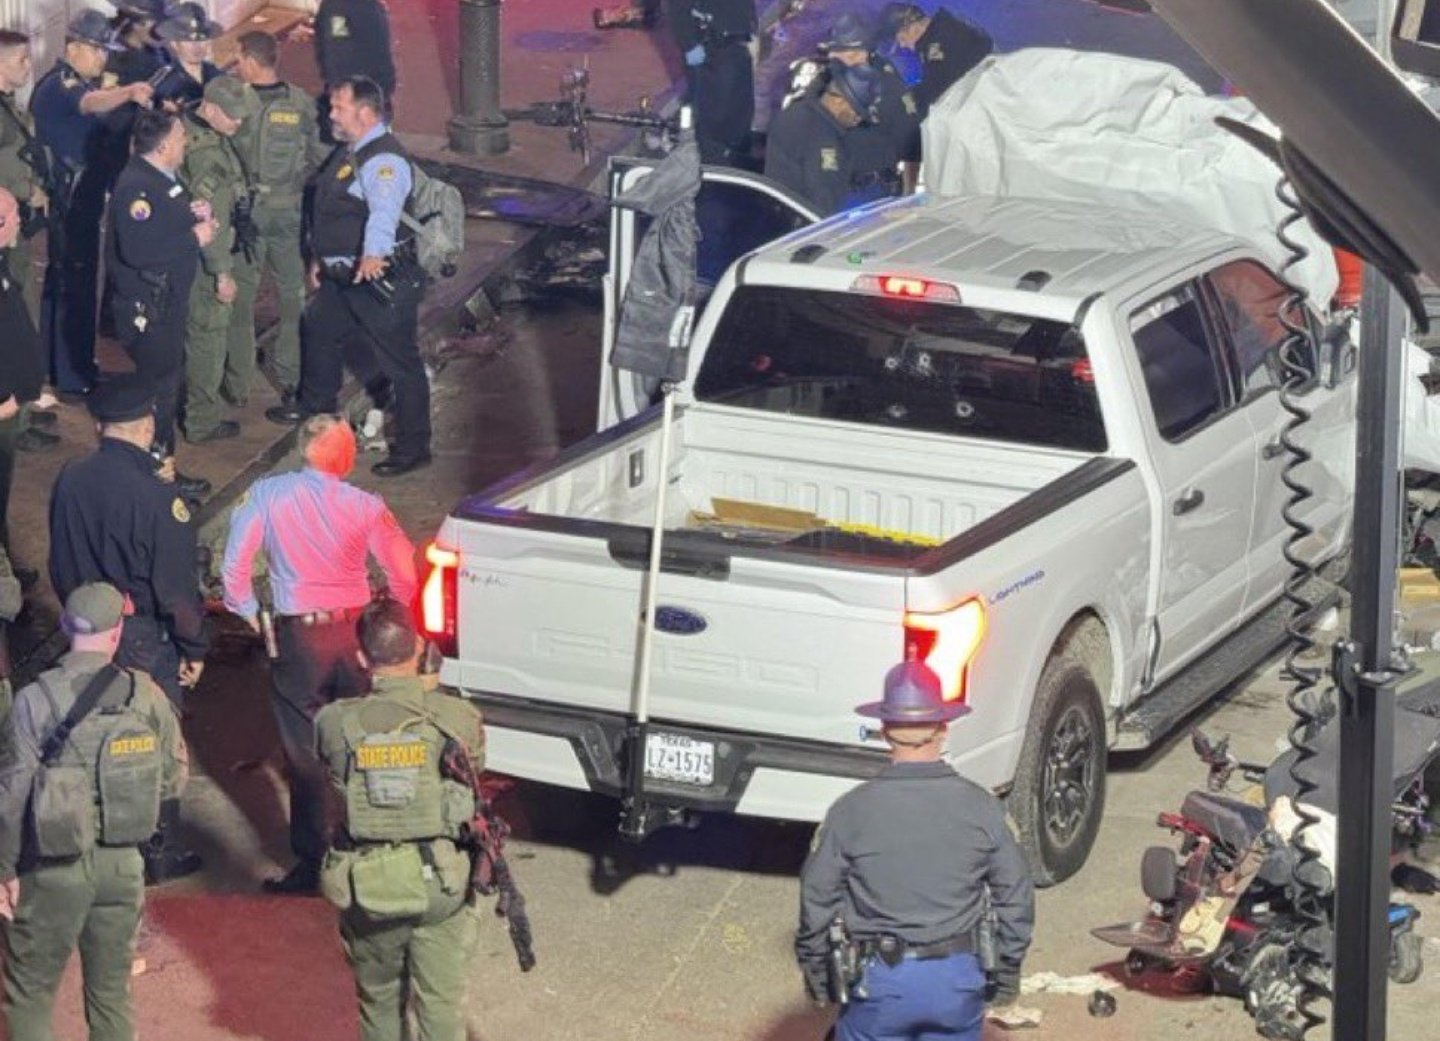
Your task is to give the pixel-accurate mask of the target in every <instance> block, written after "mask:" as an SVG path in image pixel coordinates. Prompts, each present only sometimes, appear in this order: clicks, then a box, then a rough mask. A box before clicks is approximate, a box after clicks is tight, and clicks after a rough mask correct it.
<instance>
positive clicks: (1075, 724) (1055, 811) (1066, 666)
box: [1006, 648, 1109, 887]
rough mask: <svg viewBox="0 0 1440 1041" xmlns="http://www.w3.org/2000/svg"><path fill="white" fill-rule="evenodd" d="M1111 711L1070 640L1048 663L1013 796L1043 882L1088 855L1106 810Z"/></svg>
mask: <svg viewBox="0 0 1440 1041" xmlns="http://www.w3.org/2000/svg"><path fill="white" fill-rule="evenodd" d="M1108 752H1109V748H1108V745H1107V742H1106V736H1105V714H1104V711H1103V709H1102V708H1101V703H1100V692H1099V691H1098V690H1097V689H1096V686H1095V680H1094V678H1093V677H1092V675H1091V672H1090V668H1089V667H1088V666H1087V665H1086V663H1085V662H1084V661H1082V660H1081V659H1080V658H1079V657H1078V656H1077V655H1075V654H1074V652H1073V650H1071V649H1070V648H1067V649H1066V650H1065V651H1064V652H1062V653H1060V654H1057V655H1055V656H1054V657H1052V658H1051V659H1050V661H1049V662H1047V663H1046V665H1045V669H1044V671H1043V672H1041V674H1040V683H1039V684H1038V685H1037V687H1036V689H1035V706H1034V708H1033V709H1032V710H1031V714H1030V726H1029V730H1028V731H1027V733H1026V735H1025V744H1024V746H1023V747H1022V748H1021V750H1020V763H1019V765H1018V766H1017V767H1016V770H1015V782H1014V784H1013V785H1012V786H1011V789H1010V795H1009V797H1008V798H1007V800H1006V802H1007V807H1008V809H1009V812H1010V818H1011V820H1012V821H1014V823H1015V827H1016V831H1017V833H1018V834H1017V835H1016V838H1017V839H1018V840H1019V842H1020V848H1021V849H1022V850H1023V851H1024V853H1025V858H1026V859H1027V860H1028V861H1029V862H1030V872H1031V877H1032V878H1033V879H1034V881H1035V884H1036V885H1037V886H1040V887H1045V886H1053V885H1055V884H1056V883H1057V882H1063V881H1065V879H1067V878H1069V877H1070V876H1071V875H1073V874H1075V872H1077V871H1079V870H1080V867H1081V865H1083V864H1084V863H1085V858H1086V857H1088V856H1089V855H1090V848H1091V847H1092V846H1093V845H1094V844H1095V836H1096V834H1097V833H1098V832H1099V830H1100V817H1101V815H1102V814H1103V813H1104V812H1105V759H1106V756H1107V754H1108Z"/></svg>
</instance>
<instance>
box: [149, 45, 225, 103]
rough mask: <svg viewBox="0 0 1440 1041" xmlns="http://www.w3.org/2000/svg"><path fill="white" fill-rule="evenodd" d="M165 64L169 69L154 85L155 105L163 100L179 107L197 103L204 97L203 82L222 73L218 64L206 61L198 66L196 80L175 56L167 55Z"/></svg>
mask: <svg viewBox="0 0 1440 1041" xmlns="http://www.w3.org/2000/svg"><path fill="white" fill-rule="evenodd" d="M165 64H166V65H167V66H169V71H167V72H166V74H165V78H164V79H162V80H160V82H159V83H158V84H157V85H156V87H155V103H156V104H157V105H158V104H160V103H161V102H165V101H169V102H173V103H174V104H176V105H180V106H181V107H185V106H188V105H196V104H199V103H200V101H201V100H203V99H204V97H205V84H207V83H209V82H210V81H211V80H213V79H214V78H215V77H216V76H222V75H224V72H223V70H222V69H221V68H220V66H218V65H215V64H213V63H211V62H208V61H207V62H205V63H204V64H203V65H201V66H200V78H199V79H198V80H197V79H196V78H195V77H194V76H191V75H190V73H188V72H186V71H185V67H184V66H183V65H181V64H180V62H179V61H178V60H177V59H175V58H170V57H168V56H167V60H166V62H165Z"/></svg>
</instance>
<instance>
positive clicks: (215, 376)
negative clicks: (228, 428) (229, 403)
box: [185, 271, 253, 437]
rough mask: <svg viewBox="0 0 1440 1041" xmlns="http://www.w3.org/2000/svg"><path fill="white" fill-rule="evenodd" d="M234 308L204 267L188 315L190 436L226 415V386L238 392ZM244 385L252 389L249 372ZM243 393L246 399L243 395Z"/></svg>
mask: <svg viewBox="0 0 1440 1041" xmlns="http://www.w3.org/2000/svg"><path fill="white" fill-rule="evenodd" d="M231 310H232V306H231V305H230V304H222V303H221V302H220V299H219V297H217V296H216V295H215V278H214V277H213V276H212V275H207V274H205V273H204V272H203V271H202V272H200V273H199V274H197V275H196V276H195V284H194V285H193V286H191V287H190V313H189V315H188V316H187V317H186V319H185V436H186V437H200V436H202V435H204V434H208V433H210V431H212V430H214V429H215V427H216V426H218V425H219V423H220V421H221V420H222V419H224V418H225V414H224V402H223V401H221V399H220V393H221V390H222V388H223V389H224V390H225V392H226V396H227V397H230V398H232V399H233V398H235V396H236V395H235V394H234V393H233V385H232V384H231V383H230V381H229V380H228V379H227V377H228V376H229V370H230V368H231V366H230V360H229V358H228V356H227V350H226V343H227V341H226V331H227V330H228V329H229V328H230V312H231ZM251 371H253V366H252V370H251ZM241 387H242V389H243V390H244V392H245V393H246V394H248V393H249V391H250V378H249V374H248V373H247V374H246V376H245V382H244V383H243V384H241ZM240 397H241V400H243V395H241V396H240Z"/></svg>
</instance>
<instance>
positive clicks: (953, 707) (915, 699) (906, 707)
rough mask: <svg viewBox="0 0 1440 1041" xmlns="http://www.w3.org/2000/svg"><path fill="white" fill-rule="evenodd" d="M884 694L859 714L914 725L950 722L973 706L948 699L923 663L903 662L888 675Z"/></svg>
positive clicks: (891, 722) (885, 721)
mask: <svg viewBox="0 0 1440 1041" xmlns="http://www.w3.org/2000/svg"><path fill="white" fill-rule="evenodd" d="M884 690H885V693H884V695H883V697H881V699H880V700H879V701H870V702H866V703H865V704H863V705H861V706H859V707H858V708H856V709H855V711H856V713H858V714H859V715H862V716H868V717H870V718H871V719H878V720H880V722H882V723H890V724H895V725H905V724H913V725H915V726H926V725H935V726H938V725H939V724H941V723H949V722H950V721H951V720H953V719H959V718H960V717H961V716H966V715H969V714H970V706H968V705H964V704H961V703H960V702H958V701H946V700H945V687H944V685H943V684H942V683H941V682H940V677H939V676H937V675H935V670H934V669H932V668H930V666H928V665H926V664H925V663H924V662H920V661H904V662H901V663H900V664H899V665H897V666H895V667H894V668H893V669H891V670H890V671H889V672H887V673H886V674H885V688H884Z"/></svg>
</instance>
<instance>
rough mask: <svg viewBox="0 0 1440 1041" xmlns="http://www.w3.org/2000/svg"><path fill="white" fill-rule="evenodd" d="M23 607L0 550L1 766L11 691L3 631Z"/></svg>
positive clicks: (22, 598)
mask: <svg viewBox="0 0 1440 1041" xmlns="http://www.w3.org/2000/svg"><path fill="white" fill-rule="evenodd" d="M24 606H25V594H24V592H23V591H22V590H21V589H20V581H19V579H17V578H16V577H15V569H14V568H13V567H11V566H10V556H9V554H7V553H6V552H5V547H4V546H0V763H3V762H5V759H6V757H7V755H8V754H9V753H8V752H7V749H8V748H9V743H10V705H11V702H12V701H13V700H14V699H13V697H12V695H13V694H14V689H13V688H12V687H11V685H10V667H11V666H10V645H9V642H8V641H9V638H10V637H9V633H8V632H7V629H8V628H9V625H10V623H11V622H13V621H15V616H16V615H18V614H19V613H20V609H21V608H22V607H24Z"/></svg>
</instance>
